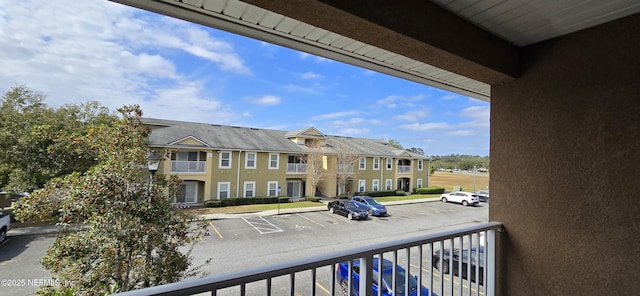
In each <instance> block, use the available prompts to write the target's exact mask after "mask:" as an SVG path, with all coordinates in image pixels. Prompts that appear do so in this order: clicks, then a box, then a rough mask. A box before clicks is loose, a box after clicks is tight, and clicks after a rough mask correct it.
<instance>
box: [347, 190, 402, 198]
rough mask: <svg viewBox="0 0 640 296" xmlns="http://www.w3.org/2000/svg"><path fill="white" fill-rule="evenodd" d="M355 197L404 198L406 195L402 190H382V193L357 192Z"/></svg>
mask: <svg viewBox="0 0 640 296" xmlns="http://www.w3.org/2000/svg"><path fill="white" fill-rule="evenodd" d="M355 195H367V196H371V197H381V196H403V195H406V193H405V192H404V191H402V190H381V191H365V192H356V194H355Z"/></svg>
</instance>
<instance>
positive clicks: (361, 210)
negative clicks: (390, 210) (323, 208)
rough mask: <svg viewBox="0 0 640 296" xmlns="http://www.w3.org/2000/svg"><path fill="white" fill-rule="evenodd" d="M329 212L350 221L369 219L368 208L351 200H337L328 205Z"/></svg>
mask: <svg viewBox="0 0 640 296" xmlns="http://www.w3.org/2000/svg"><path fill="white" fill-rule="evenodd" d="M327 208H328V209H329V212H331V213H333V214H338V215H342V216H345V217H347V218H349V219H350V220H364V219H367V218H368V217H369V213H367V208H365V207H364V206H360V205H358V204H357V203H356V202H354V201H350V200H335V201H332V202H329V204H327Z"/></svg>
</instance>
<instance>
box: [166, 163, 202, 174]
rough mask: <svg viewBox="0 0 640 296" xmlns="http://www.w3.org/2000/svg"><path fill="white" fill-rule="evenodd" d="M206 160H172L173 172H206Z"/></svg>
mask: <svg viewBox="0 0 640 296" xmlns="http://www.w3.org/2000/svg"><path fill="white" fill-rule="evenodd" d="M206 166H207V162H206V161H181V160H172V161H171V172H172V173H204V172H205V170H206Z"/></svg>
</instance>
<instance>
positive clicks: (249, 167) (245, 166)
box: [244, 152, 258, 169]
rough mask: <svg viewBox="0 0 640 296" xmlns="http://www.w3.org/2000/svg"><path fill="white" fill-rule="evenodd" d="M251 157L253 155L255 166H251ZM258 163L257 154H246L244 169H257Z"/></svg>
mask: <svg viewBox="0 0 640 296" xmlns="http://www.w3.org/2000/svg"><path fill="white" fill-rule="evenodd" d="M249 155H253V166H249ZM257 163H258V154H257V153H255V152H247V153H245V154H244V168H245V169H255V168H256V164H257Z"/></svg>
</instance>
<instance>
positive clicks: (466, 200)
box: [440, 191, 480, 206]
mask: <svg viewBox="0 0 640 296" xmlns="http://www.w3.org/2000/svg"><path fill="white" fill-rule="evenodd" d="M440 200H441V201H442V202H457V203H460V204H462V205H463V206H470V205H474V206H475V205H477V204H478V203H480V199H478V196H477V195H475V194H474V193H471V192H464V191H454V192H451V193H445V194H443V195H441V196H440Z"/></svg>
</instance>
